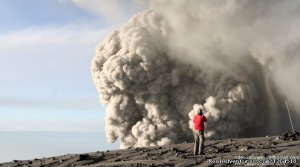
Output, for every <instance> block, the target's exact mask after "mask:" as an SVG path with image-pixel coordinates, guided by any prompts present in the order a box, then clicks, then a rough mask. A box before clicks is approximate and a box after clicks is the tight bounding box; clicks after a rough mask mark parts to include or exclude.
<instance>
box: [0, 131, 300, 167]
mask: <svg viewBox="0 0 300 167" xmlns="http://www.w3.org/2000/svg"><path fill="white" fill-rule="evenodd" d="M205 145H206V147H205V149H204V152H205V154H204V155H197V156H194V155H193V146H194V144H193V143H183V144H175V145H165V146H154V147H137V148H128V149H121V150H107V151H97V152H91V153H84V154H69V155H62V156H57V157H50V158H43V159H33V160H14V161H13V162H8V163H3V164H0V167H16V166H30V167H42V166H44V167H46V166H60V167H69V166H70V167H71V166H91V167H96V166H133V167H134V166H212V165H213V166H225V165H228V166H242V164H234V163H233V162H229V161H234V160H236V162H237V163H241V162H242V163H243V162H244V163H246V162H250V160H251V159H252V161H251V162H253V163H254V162H257V164H252V165H256V166H257V165H259V166H264V165H265V166H268V165H272V163H275V164H274V165H279V166H299V165H300V159H299V157H300V140H299V133H298V135H297V134H296V135H295V134H292V133H285V134H283V135H281V136H271V137H268V136H266V137H257V138H240V139H224V140H209V141H206V142H205ZM221 159H222V160H223V162H222V163H219V162H220V160H221ZM253 159H255V160H253ZM267 160H269V161H267ZM224 161H227V162H229V163H225V162H224ZM262 161H263V162H265V163H269V164H262ZM244 165H246V164H244ZM248 165H251V164H248Z"/></svg>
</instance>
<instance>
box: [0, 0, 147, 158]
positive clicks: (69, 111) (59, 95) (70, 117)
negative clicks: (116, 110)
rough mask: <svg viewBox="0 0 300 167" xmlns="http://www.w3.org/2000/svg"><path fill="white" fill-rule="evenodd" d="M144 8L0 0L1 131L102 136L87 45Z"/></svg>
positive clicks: (125, 1)
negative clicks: (76, 133)
mask: <svg viewBox="0 0 300 167" xmlns="http://www.w3.org/2000/svg"><path fill="white" fill-rule="evenodd" d="M143 8H144V6H143V5H142V4H140V3H138V2H136V1H133V0H84V1H83V0H43V1H40V0H26V1H20V0H1V1H0V133H1V132H14V134H15V133H17V132H20V134H21V133H25V132H26V133H27V132H43V133H44V132H51V133H54V132H57V133H59V132H70V133H71V132H72V134H74V133H75V132H78V133H98V132H99V133H101V134H102V136H103V135H104V117H105V112H104V110H105V106H103V105H102V104H100V103H99V98H98V96H99V94H98V92H97V91H96V88H95V86H94V83H93V81H92V77H91V60H92V58H93V56H94V54H95V53H94V48H95V46H96V44H97V43H98V42H101V40H102V39H103V38H104V37H105V36H106V35H108V34H109V33H110V32H111V31H112V30H114V29H117V28H118V27H119V26H120V25H122V24H123V23H125V22H126V21H128V20H129V19H130V17H132V16H133V15H134V14H136V13H137V12H139V11H141V10H142V9H143ZM6 135H8V136H9V133H6ZM94 136H97V135H94ZM97 137H99V135H98V136H97ZM6 139H7V138H6ZM3 140H5V139H3V138H2V141H1V139H0V143H2V144H4V145H5V142H6V141H8V140H5V141H3ZM15 140H18V138H15ZM57 140H58V141H59V136H58V137H57ZM63 140H65V139H63ZM101 140H102V139H101ZM29 141H30V142H29V143H31V144H32V143H33V142H34V141H32V140H29ZM99 141H100V140H99ZM103 142H104V141H103ZM10 143H13V141H10ZM102 144H103V143H102ZM112 148H115V147H112ZM74 151H76V149H75V150H74ZM1 152H2V153H3V152H4V151H0V154H1ZM12 154H13V153H12ZM24 154H26V153H24ZM12 156H14V155H12ZM19 157H21V158H22V156H21V155H20V156H19ZM23 157H24V156H23ZM26 157H28V156H26ZM17 158H18V157H16V158H15V159H17ZM0 162H1V159H0Z"/></svg>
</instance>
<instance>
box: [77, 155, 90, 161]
mask: <svg viewBox="0 0 300 167" xmlns="http://www.w3.org/2000/svg"><path fill="white" fill-rule="evenodd" d="M89 158H90V156H89V155H88V154H80V155H79V159H78V160H79V161H84V160H87V159H89Z"/></svg>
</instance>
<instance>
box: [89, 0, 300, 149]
mask: <svg viewBox="0 0 300 167" xmlns="http://www.w3.org/2000/svg"><path fill="white" fill-rule="evenodd" d="M299 7H300V5H299V3H298V1H268V0H265V1H261V0H259V1H258V0H251V1H250V0H249V1H247V0H245V1H233V0H228V1H226V0H225V1H215V0H210V1H179V0H172V1H167V0H165V1H153V2H152V5H151V8H150V9H148V10H146V11H144V12H141V13H139V14H137V15H136V16H134V17H133V18H132V19H131V20H130V21H129V22H128V23H127V24H125V25H124V26H122V27H121V28H120V29H119V30H116V31H114V32H112V33H111V34H110V35H109V36H107V37H106V38H105V39H104V40H103V41H102V42H101V43H100V44H99V45H98V46H97V47H96V55H95V57H94V59H93V62H92V74H93V79H94V82H95V84H96V87H97V90H98V92H99V93H100V98H101V101H102V103H104V104H105V105H106V106H107V107H106V127H105V130H106V136H107V139H108V141H109V142H111V143H112V142H114V141H116V140H117V139H118V138H120V140H121V148H126V147H130V146H131V147H132V146H133V147H136V146H156V145H165V144H171V143H180V142H184V141H191V140H193V136H192V135H193V133H192V130H191V129H192V128H193V126H192V122H191V119H192V117H193V116H194V114H195V113H196V111H197V110H198V109H199V108H203V109H204V111H205V112H204V114H205V115H206V116H207V118H208V123H207V126H206V129H207V130H206V135H207V136H208V137H210V138H215V139H220V138H228V137H241V136H243V137H248V136H256V135H262V134H265V133H278V132H281V130H282V129H283V128H285V127H287V126H288V125H289V122H282V124H280V125H274V124H273V123H272V122H274V121H275V122H276V121H278V122H280V121H281V120H282V119H283V117H284V116H285V114H286V113H285V112H284V111H281V110H283V107H282V102H281V101H282V96H283V95H285V96H286V97H287V98H288V100H290V101H292V102H293V104H294V105H295V106H296V107H299V108H300V105H299V103H297V101H296V100H293V99H295V97H298V95H296V94H295V93H292V94H291V93H289V92H293V91H292V90H291V89H292V88H284V86H283V85H284V84H285V82H283V81H281V82H279V80H278V74H280V72H282V73H284V72H285V73H289V74H296V72H297V71H299V70H300V66H299V64H300V63H299V62H300V61H299V58H298V57H297V56H295V55H296V54H299V49H298V48H299V47H297V46H300V45H299V44H300V43H299V41H300V40H299V37H300V33H299V32H298V30H297V29H296V27H300V23H299V21H298V19H297V18H300V16H299V11H298V10H297V9H299ZM283 10H284V12H283ZM286 19H288V21H287V20H286ZM297 62H298V63H297ZM287 65H289V66H292V67H293V68H289V69H288V70H287V69H286V68H285V67H287ZM282 69H285V71H284V70H282ZM299 81H300V79H299V78H296V79H295V78H294V77H293V79H291V80H290V82H292V84H293V85H297V86H296V87H294V88H293V89H294V90H300V88H299V85H300V82H299ZM297 126H299V125H297Z"/></svg>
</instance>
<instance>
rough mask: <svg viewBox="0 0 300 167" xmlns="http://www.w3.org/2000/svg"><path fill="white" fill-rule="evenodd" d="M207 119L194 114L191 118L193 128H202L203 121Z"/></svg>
mask: <svg viewBox="0 0 300 167" xmlns="http://www.w3.org/2000/svg"><path fill="white" fill-rule="evenodd" d="M206 121H207V119H206V117H205V116H204V115H199V114H197V115H195V116H194V119H193V122H194V124H195V130H200V131H202V130H204V122H206Z"/></svg>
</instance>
